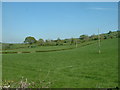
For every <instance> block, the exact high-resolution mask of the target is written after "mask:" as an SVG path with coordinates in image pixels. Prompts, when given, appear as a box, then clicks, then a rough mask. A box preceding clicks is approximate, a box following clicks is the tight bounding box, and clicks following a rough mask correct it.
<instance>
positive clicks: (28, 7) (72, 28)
mask: <svg viewBox="0 0 120 90" xmlns="http://www.w3.org/2000/svg"><path fill="white" fill-rule="evenodd" d="M117 4H118V3H117V2H36V3H34V2H16V3H15V2H3V4H2V35H3V40H2V41H3V42H9V43H10V42H11V43H21V42H23V41H24V39H25V37H27V36H33V37H35V38H36V39H39V38H43V39H57V38H58V37H59V38H61V39H64V38H72V37H75V38H78V37H79V36H80V35H82V34H87V35H92V34H97V32H98V31H97V29H98V28H99V29H100V33H106V32H108V31H109V30H111V31H114V30H118V6H117Z"/></svg>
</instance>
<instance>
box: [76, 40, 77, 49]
mask: <svg viewBox="0 0 120 90" xmlns="http://www.w3.org/2000/svg"><path fill="white" fill-rule="evenodd" d="M76 48H77V40H76Z"/></svg>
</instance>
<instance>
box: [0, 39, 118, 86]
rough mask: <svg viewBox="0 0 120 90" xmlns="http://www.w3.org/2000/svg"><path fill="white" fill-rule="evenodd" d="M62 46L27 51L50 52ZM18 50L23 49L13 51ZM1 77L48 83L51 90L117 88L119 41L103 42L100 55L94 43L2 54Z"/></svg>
mask: <svg viewBox="0 0 120 90" xmlns="http://www.w3.org/2000/svg"><path fill="white" fill-rule="evenodd" d="M61 47H62V46H49V47H40V48H32V49H29V50H32V51H33V50H39V49H40V50H48V49H50V50H52V49H59V48H60V49H61ZM72 47H73V46H72ZM74 47H75V46H74ZM62 48H67V46H63V47H62ZM19 50H21V51H23V50H25V49H16V51H19ZM26 50H28V49H26ZM29 50H28V51H29ZM8 51H15V50H8ZM2 75H3V81H5V80H6V81H14V82H17V81H20V80H21V78H22V77H24V78H27V80H28V82H31V81H34V82H39V81H43V82H51V85H50V86H49V87H51V88H68V87H69V88H108V87H113V88H114V87H116V86H118V40H117V39H116V38H114V39H106V40H103V41H102V42H101V53H100V54H99V53H98V43H97V42H96V43H93V44H90V45H83V46H80V45H78V47H77V48H74V49H69V50H62V51H54V52H44V53H43V52H39V53H25V54H23V53H20V54H3V55H2ZM38 87H39V86H38Z"/></svg>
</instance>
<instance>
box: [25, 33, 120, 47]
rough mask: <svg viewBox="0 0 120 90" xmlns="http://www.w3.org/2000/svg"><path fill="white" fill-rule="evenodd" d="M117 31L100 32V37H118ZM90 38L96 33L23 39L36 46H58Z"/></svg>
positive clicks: (96, 36)
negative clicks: (54, 37)
mask: <svg viewBox="0 0 120 90" xmlns="http://www.w3.org/2000/svg"><path fill="white" fill-rule="evenodd" d="M118 32H119V31H113V32H112V31H109V32H108V33H103V34H100V35H99V36H100V39H101V40H105V39H112V38H118V37H120V35H119V34H118ZM91 40H98V35H95V34H94V35H91V36H88V35H80V37H79V38H69V39H60V38H57V39H56V40H43V39H42V38H40V39H39V40H36V39H35V38H34V37H31V36H29V37H26V38H25V40H24V43H25V44H30V45H32V44H37V45H38V46H58V45H74V44H76V43H78V44H79V43H83V42H87V41H91Z"/></svg>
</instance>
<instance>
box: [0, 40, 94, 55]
mask: <svg viewBox="0 0 120 90" xmlns="http://www.w3.org/2000/svg"><path fill="white" fill-rule="evenodd" d="M94 43H95V42H92V43H87V44H83V45H81V46H78V47H71V48H62V49H53V50H36V51H13V52H9V51H3V52H0V54H22V53H26V54H27V53H39V52H55V51H63V50H70V49H75V48H79V47H83V46H87V45H90V44H94Z"/></svg>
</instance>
